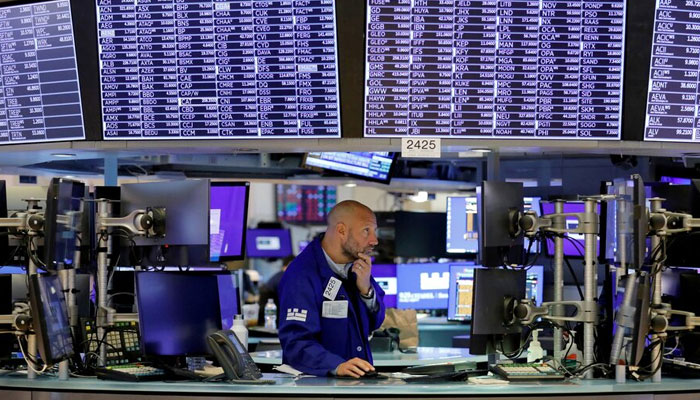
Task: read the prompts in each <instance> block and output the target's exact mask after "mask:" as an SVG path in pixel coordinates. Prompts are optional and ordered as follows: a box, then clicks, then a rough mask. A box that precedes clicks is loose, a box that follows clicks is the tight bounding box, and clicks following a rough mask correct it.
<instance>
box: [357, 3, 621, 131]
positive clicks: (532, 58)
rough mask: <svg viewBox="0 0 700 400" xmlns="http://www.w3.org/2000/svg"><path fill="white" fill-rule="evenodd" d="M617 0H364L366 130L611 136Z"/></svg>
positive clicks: (617, 106) (617, 79)
mask: <svg viewBox="0 0 700 400" xmlns="http://www.w3.org/2000/svg"><path fill="white" fill-rule="evenodd" d="M624 19H625V1H624V0H601V1H589V0H586V1H555V0H551V1H550V0H541V1H540V0H538V1H514V0H513V1H511V0H498V1H497V0H368V7H367V46H366V71H365V126H364V136H365V137H391V136H408V135H418V136H443V137H488V138H538V139H596V140H601V139H612V140H619V139H620V124H621V118H622V113H621V106H622V71H623V54H624Z"/></svg>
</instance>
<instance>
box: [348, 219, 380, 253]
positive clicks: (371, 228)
mask: <svg viewBox="0 0 700 400" xmlns="http://www.w3.org/2000/svg"><path fill="white" fill-rule="evenodd" d="M378 243H379V241H378V240H377V219H376V218H375V216H374V213H372V212H366V211H362V212H359V213H358V214H357V215H356V216H354V217H353V218H352V219H350V221H349V222H348V224H347V235H346V238H345V240H344V241H343V243H342V246H343V253H345V256H346V257H348V258H350V259H351V260H355V259H357V253H364V254H367V255H369V254H370V253H371V252H372V250H373V249H374V246H376V245H377V244H378Z"/></svg>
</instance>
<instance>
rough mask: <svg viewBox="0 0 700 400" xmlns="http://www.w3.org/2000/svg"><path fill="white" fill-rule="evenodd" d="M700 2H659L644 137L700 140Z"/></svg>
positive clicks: (681, 140)
mask: <svg viewBox="0 0 700 400" xmlns="http://www.w3.org/2000/svg"><path fill="white" fill-rule="evenodd" d="M699 24H700V4H699V3H698V2H694V1H678V0H665V1H656V10H655V11H654V36H653V41H652V51H651V68H650V72H649V92H648V97H647V112H646V123H645V125H644V140H653V141H677V142H700V132H699V131H698V128H699V127H700V122H698V121H700V120H699V119H698V118H699V117H700V115H698V106H697V105H698V104H700V103H698V100H697V97H698V64H699V63H700V32H699V29H700V28H699V27H700V25H699Z"/></svg>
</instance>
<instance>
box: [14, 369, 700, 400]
mask: <svg viewBox="0 0 700 400" xmlns="http://www.w3.org/2000/svg"><path fill="white" fill-rule="evenodd" d="M265 379H273V380H275V382H276V384H274V385H234V384H227V383H199V382H146V383H125V382H114V381H102V380H98V379H95V378H71V379H69V380H67V381H59V380H58V379H57V378H54V377H39V378H38V379H35V380H27V379H26V377H25V376H5V377H2V378H0V399H3V400H4V399H7V400H15V399H17V400H67V399H77V400H88V399H94V400H117V399H135V400H154V398H155V399H158V398H165V396H167V398H168V399H214V398H217V399H221V398H231V399H249V398H252V397H256V398H277V399H282V398H292V397H304V398H327V399H330V398H348V399H352V398H357V399H360V398H362V399H367V398H368V397H369V396H371V397H385V398H392V397H401V398H407V397H410V398H417V399H420V398H425V399H428V398H435V397H451V398H471V399H485V398H488V399H491V400H497V399H509V398H518V399H520V400H525V399H529V400H534V399H543V398H558V399H578V400H581V399H587V398H595V399H598V400H613V399H614V400H691V399H693V400H695V399H698V398H700V380H680V379H672V378H667V379H664V380H663V381H662V382H661V383H651V382H649V383H647V382H628V383H625V384H617V383H615V382H614V381H612V380H591V381H580V380H575V381H572V382H565V383H556V384H542V383H531V384H512V383H511V384H499V385H475V384H468V383H450V384H447V383H444V384H433V385H425V384H407V383H404V382H403V381H401V380H396V379H389V380H380V381H371V380H368V381H360V380H347V379H333V378H314V377H309V378H296V379H295V378H292V377H290V376H288V375H281V374H265ZM161 396H162V397H161ZM593 396H594V397H593Z"/></svg>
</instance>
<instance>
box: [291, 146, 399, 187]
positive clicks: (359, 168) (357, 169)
mask: <svg viewBox="0 0 700 400" xmlns="http://www.w3.org/2000/svg"><path fill="white" fill-rule="evenodd" d="M396 155H397V153H393V152H386V151H367V152H351V151H341V152H319V153H307V154H306V156H305V157H304V162H303V163H302V165H303V166H304V167H307V168H323V169H325V170H329V171H335V172H342V173H344V174H347V175H350V176H355V177H358V178H362V179H365V180H370V181H375V182H380V183H386V184H388V183H389V182H390V181H391V172H392V170H393V166H394V165H395V160H396Z"/></svg>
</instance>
